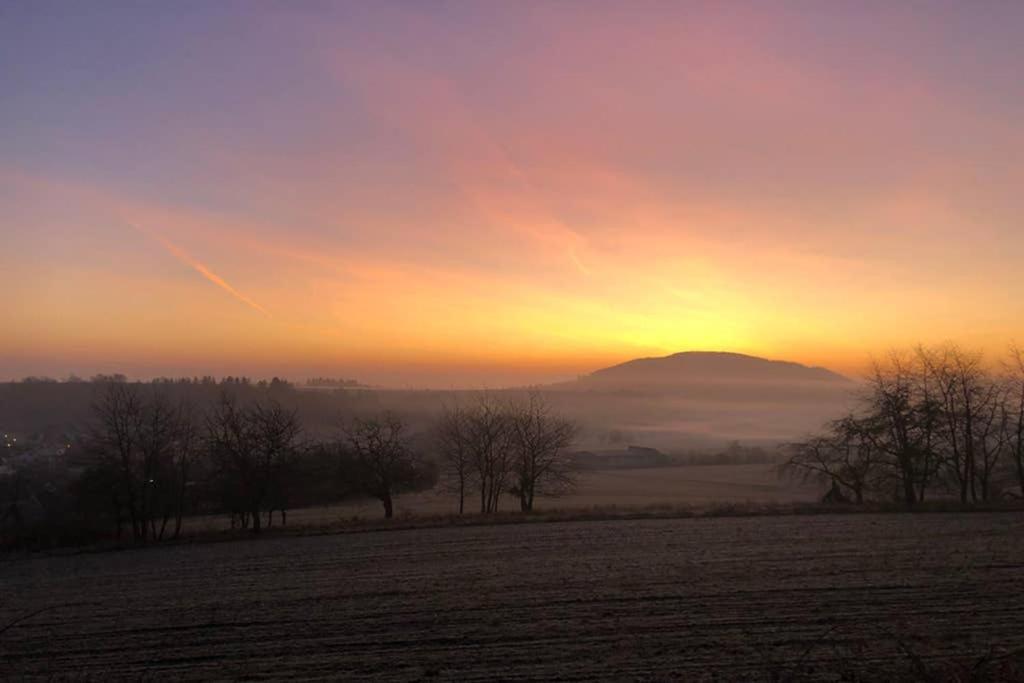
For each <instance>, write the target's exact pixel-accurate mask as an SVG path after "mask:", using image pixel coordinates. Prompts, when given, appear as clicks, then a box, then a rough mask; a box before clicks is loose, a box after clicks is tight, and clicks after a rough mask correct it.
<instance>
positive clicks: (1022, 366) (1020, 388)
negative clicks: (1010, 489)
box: [1004, 346, 1024, 497]
mask: <svg viewBox="0 0 1024 683" xmlns="http://www.w3.org/2000/svg"><path fill="white" fill-rule="evenodd" d="M1008 370H1009V372H1008V386H1007V392H1006V401H1005V415H1006V421H1005V423H1004V424H1005V429H1006V447H1007V452H1008V453H1009V454H1010V457H1011V459H1012V461H1013V465H1014V469H1015V470H1016V473H1017V483H1018V485H1019V486H1020V495H1021V497H1024V351H1022V350H1021V349H1020V348H1018V347H1016V346H1014V347H1012V348H1011V350H1010V362H1009V364H1008Z"/></svg>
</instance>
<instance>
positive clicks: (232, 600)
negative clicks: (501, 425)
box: [0, 513, 1024, 680]
mask: <svg viewBox="0 0 1024 683" xmlns="http://www.w3.org/2000/svg"><path fill="white" fill-rule="evenodd" d="M1022 539H1024V517H1022V516H1020V515H1019V514H1010V513H1001V514H1000V513H994V514H988V513H973V514H916V515H915V514H900V515H867V514H864V515H825V516H789V517H751V518H719V519H680V520H643V521H607V522H578V523H551V524H524V525H504V526H477V527H459V528H435V529H418V530H408V531H391V532H373V533H356V534H342V535H333V536H317V537H279V538H264V539H257V540H238V541H232V542H222V543H206V544H195V545H178V546H173V547H163V548H152V549H145V550H129V551H121V552H110V553H96V554H84V555H77V556H65V557H33V558H29V559H17V560H10V561H6V562H3V563H0V586H2V597H0V628H2V625H3V624H7V623H9V622H11V621H13V620H15V619H17V618H18V617H21V616H24V615H26V614H29V613H31V612H32V611H34V610H37V609H40V608H48V609H46V611H44V612H42V613H40V614H37V615H35V616H33V617H31V618H28V619H25V620H24V621H21V622H20V623H18V624H16V625H14V626H13V627H11V628H9V629H8V630H7V631H6V632H3V633H0V678H19V677H28V678H33V677H38V678H51V677H54V676H57V677H75V678H86V679H88V678H96V679H111V678H116V679H138V678H140V677H145V678H150V679H154V678H155V679H171V678H173V679H182V678H186V679H187V678H191V679H198V678H211V677H219V678H223V677H232V678H237V677H252V678H266V677H282V676H291V677H308V678H316V677H324V678H328V677H329V678H339V677H340V678H348V679H356V678H362V677H366V676H371V675H372V676H374V677H376V678H380V679H394V680H416V679H422V678H434V677H440V678H450V679H458V680H474V679H475V680H483V679H493V678H495V677H500V678H502V679H551V678H553V677H558V678H563V679H572V678H576V679H592V678H604V679H622V678H629V679H636V678H647V679H666V678H683V677H685V678H690V679H692V678H694V677H703V676H711V675H712V674H715V675H717V676H718V677H719V678H725V679H732V678H745V677H748V676H750V675H751V674H753V673H757V674H758V675H763V674H764V672H766V671H770V670H787V669H788V668H792V667H795V666H797V665H798V664H799V666H800V667H802V668H803V669H804V670H810V671H811V675H812V676H822V677H826V678H827V677H828V676H830V675H832V674H831V673H830V672H834V671H835V670H836V668H837V667H840V666H843V665H845V664H844V661H845V662H851V661H856V662H859V663H860V664H861V665H863V664H865V663H867V664H868V665H871V666H874V667H883V666H889V665H895V664H905V663H906V662H907V661H912V660H915V659H920V660H921V661H923V662H925V663H927V662H929V661H932V660H933V659H935V658H942V659H947V658H950V657H954V658H956V657H964V658H973V657H978V656H981V655H983V654H985V653H992V654H994V655H996V656H1001V653H1004V652H1006V651H1007V649H1008V648H1013V647H1019V646H1020V644H1021V627H1022V625H1024V540H1022ZM908 653H909V654H908Z"/></svg>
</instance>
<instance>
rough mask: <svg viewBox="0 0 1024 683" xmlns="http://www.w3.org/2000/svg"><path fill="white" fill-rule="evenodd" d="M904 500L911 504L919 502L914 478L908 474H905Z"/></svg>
mask: <svg viewBox="0 0 1024 683" xmlns="http://www.w3.org/2000/svg"><path fill="white" fill-rule="evenodd" d="M903 500H904V502H906V504H907V505H910V506H912V505H913V504H914V503H916V502H917V491H915V490H914V480H913V479H912V478H911V477H910V476H909V475H906V474H905V475H904V476H903Z"/></svg>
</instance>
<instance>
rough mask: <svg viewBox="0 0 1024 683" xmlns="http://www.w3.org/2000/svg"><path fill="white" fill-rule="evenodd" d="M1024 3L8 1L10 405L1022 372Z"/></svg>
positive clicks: (2, 146)
mask: <svg viewBox="0 0 1024 683" xmlns="http://www.w3.org/2000/svg"><path fill="white" fill-rule="evenodd" d="M1022 28H1024V4H1021V3H1009V2H977V3H961V2H949V3H946V2H906V3H881V2H878V3H871V2H869V3H865V2H830V3H821V2H785V3H773V2H767V1H766V2H709V3H700V2H684V3H676V2H643V1H637V2H613V3H603V2H597V1H587V2H571V1H565V2H529V1H524V2H519V1H517V2H470V1H468V0H467V1H465V2H452V3H449V2H438V1H434V0H430V1H427V2H418V1H417V2H412V1H409V2H385V1H380V2H351V3H344V2H323V3H320V2H313V1H311V0H310V1H307V2H299V3H286V2H258V1H256V0H251V1H250V0H247V1H245V2H231V1H224V2H216V3H211V2H190V1H188V0H185V1H183V2H175V3H156V2H142V3H139V2H124V3H110V2H89V3H79V2H70V1H69V2H63V3H54V2H47V1H45V0H32V1H22V0H5V1H4V2H0V93H2V96H0V291H2V294H0V315H2V317H3V320H4V323H3V333H2V335H0V378H16V377H21V376H24V375H29V374H46V375H51V376H56V377H61V376H64V375H66V374H68V373H71V372H74V373H78V374H81V375H89V374H92V373H94V372H124V373H126V374H128V375H130V376H133V377H150V376H155V375H178V374H188V375H193V374H205V373H210V374H216V375H224V374H246V375H251V376H256V377H266V376H271V375H280V376H285V377H290V378H295V379H299V378H302V377H308V376H320V375H325V376H342V377H354V378H357V379H360V380H362V381H366V382H371V383H376V384H382V385H388V386H408V387H425V386H434V387H448V386H499V385H503V384H523V383H534V382H542V381H548V380H554V379H562V378H568V377H573V376H576V375H578V374H581V373H586V372H589V371H591V370H594V369H597V368H599V367H602V366H606V365H609V364H612V363H616V362H621V361H624V360H627V359H630V358H635V357H638V356H653V355H665V354H668V353H673V352H677V351H686V350H724V351H736V352H742V353H749V354H754V355H760V356H766V357H771V358H781V359H787V360H793V361H798V362H804V363H808V364H814V365H825V366H827V367H830V368H832V369H834V370H837V371H840V372H845V373H848V374H856V373H857V372H859V371H861V370H862V369H863V368H864V367H865V366H866V364H867V362H868V360H869V358H870V356H871V354H878V353H880V352H884V351H885V350H886V349H888V348H891V347H898V346H905V345H910V344H914V343H917V342H922V343H935V342H940V341H956V342H959V343H962V344H965V345H969V346H971V347H974V348H978V349H981V350H983V351H985V352H986V353H988V354H989V355H997V354H999V353H1001V352H1002V351H1003V350H1004V349H1005V348H1006V347H1007V346H1008V345H1009V344H1010V343H1011V342H1012V341H1014V340H1018V341H1024V316H1022V315H1021V313H1022V312H1024V303H1022V300H1021V294H1020V291H1021V288H1020V281H1021V280H1020V264H1021V263H1022V258H1024V226H1022V225H1021V217H1022V216H1024V192H1022V191H1021V188H1022V187H1024V165H1022V164H1021V162H1020V160H1021V159H1024V128H1022V126H1021V121H1024V88H1022V86H1021V85H1020V73H1021V71H1022V70H1024V41H1021V40H1020V39H1019V38H1020V32H1021V29H1022Z"/></svg>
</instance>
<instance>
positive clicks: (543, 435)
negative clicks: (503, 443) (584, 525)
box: [507, 392, 579, 512]
mask: <svg viewBox="0 0 1024 683" xmlns="http://www.w3.org/2000/svg"><path fill="white" fill-rule="evenodd" d="M508 412H509V415H508V418H507V424H508V430H509V447H510V450H511V455H512V457H511V479H512V489H511V491H512V494H513V495H515V496H516V497H518V498H519V507H520V509H521V510H522V511H523V512H529V511H531V510H533V502H534V499H535V497H536V496H537V495H560V494H563V493H565V492H567V491H569V490H570V489H572V488H573V486H574V485H575V483H576V478H575V473H576V468H575V467H574V464H573V462H572V459H571V457H570V456H569V453H568V449H569V448H570V447H571V446H572V444H573V441H574V440H575V439H576V436H577V434H578V431H579V429H578V427H577V426H576V424H575V423H574V422H571V421H570V420H566V419H565V418H562V417H560V416H558V415H555V414H553V413H552V411H551V409H550V407H549V406H548V404H547V403H546V402H545V401H544V398H543V397H542V396H541V395H540V394H539V393H537V392H531V393H530V394H529V396H528V397H527V398H526V399H524V400H523V401H520V402H516V403H511V404H510V405H509V406H508Z"/></svg>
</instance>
